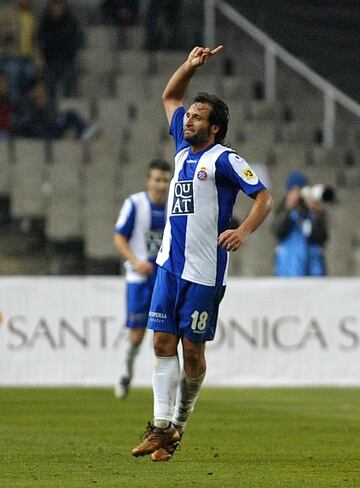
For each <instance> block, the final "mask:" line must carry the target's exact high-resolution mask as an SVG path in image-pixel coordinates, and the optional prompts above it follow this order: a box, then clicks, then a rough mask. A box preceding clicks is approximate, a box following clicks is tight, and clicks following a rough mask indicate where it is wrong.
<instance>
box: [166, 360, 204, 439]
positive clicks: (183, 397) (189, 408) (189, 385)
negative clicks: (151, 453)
mask: <svg viewBox="0 0 360 488" xmlns="http://www.w3.org/2000/svg"><path fill="white" fill-rule="evenodd" d="M205 373H206V372H205V371H204V373H203V374H202V375H201V376H199V377H198V378H189V377H188V376H186V373H185V371H184V370H183V371H182V372H181V379H180V382H179V386H178V389H177V392H176V403H175V408H174V415H173V417H172V419H171V422H172V423H173V424H175V425H176V426H178V427H180V430H181V431H183V430H184V429H185V426H186V424H187V421H188V420H189V417H190V415H191V414H192V412H193V410H194V407H195V403H196V400H197V399H198V396H199V393H200V388H201V385H202V382H203V381H204V378H205Z"/></svg>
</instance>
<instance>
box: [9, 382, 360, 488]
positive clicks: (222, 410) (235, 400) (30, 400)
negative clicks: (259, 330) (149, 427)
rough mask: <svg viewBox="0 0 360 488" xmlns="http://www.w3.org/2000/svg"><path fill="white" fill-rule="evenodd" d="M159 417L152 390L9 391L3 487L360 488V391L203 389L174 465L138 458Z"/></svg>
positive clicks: (171, 462) (173, 461) (10, 389)
mask: <svg viewBox="0 0 360 488" xmlns="http://www.w3.org/2000/svg"><path fill="white" fill-rule="evenodd" d="M151 413H152V393H151V391H150V390H147V389H134V390H133V391H132V392H131V394H130V396H129V398H128V400H126V401H120V400H116V399H115V398H114V396H113V393H112V391H110V390H109V389H45V388H44V389H15V388H3V389H0V452H1V458H0V486H1V488H15V487H16V488H17V487H21V488H32V487H44V488H45V487H46V488H53V487H61V488H89V487H92V486H98V487H104V488H111V487H122V488H151V487H156V488H165V487H167V488H172V487H177V488H193V487H194V488H195V487H196V488H201V487H203V486H204V487H213V488H245V487H254V488H263V487H264V488H277V487H279V488H292V487H299V488H307V487H314V488H322V487H323V488H331V487H339V488H350V487H351V488H355V487H356V488H357V487H360V389H340V388H339V389H327V388H326V389H325V388H323V389H313V388H309V389H211V388H204V389H203V390H202V392H201V395H200V399H199V401H198V404H197V407H196V410H195V412H194V414H193V416H192V418H191V420H190V421H189V424H188V428H187V431H186V434H185V436H184V438H183V440H182V446H181V450H180V451H179V452H177V453H176V454H175V456H174V458H173V459H172V460H171V461H170V462H168V463H152V462H151V461H150V459H149V458H148V457H146V458H140V459H135V458H133V457H132V456H131V455H130V451H131V448H132V447H133V446H135V445H136V444H137V443H138V441H139V435H140V434H141V433H142V432H143V431H144V428H145V425H146V421H147V420H148V419H151Z"/></svg>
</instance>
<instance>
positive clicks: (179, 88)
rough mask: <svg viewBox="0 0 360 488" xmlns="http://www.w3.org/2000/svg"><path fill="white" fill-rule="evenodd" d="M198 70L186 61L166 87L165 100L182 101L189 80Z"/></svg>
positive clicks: (163, 96)
mask: <svg viewBox="0 0 360 488" xmlns="http://www.w3.org/2000/svg"><path fill="white" fill-rule="evenodd" d="M195 71H196V67H194V66H191V64H190V63H189V62H188V61H185V63H183V64H182V65H181V66H180V67H179V68H178V69H177V70H176V71H175V73H174V74H173V75H172V77H171V78H170V80H169V81H168V84H167V85H166V87H165V90H164V92H163V95H162V98H163V100H164V101H167V100H176V101H178V102H182V100H183V99H184V96H185V93H186V89H187V87H188V85H189V82H190V80H191V78H192V76H193V75H194V73H195Z"/></svg>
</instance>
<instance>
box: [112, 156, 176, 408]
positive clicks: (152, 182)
mask: <svg viewBox="0 0 360 488" xmlns="http://www.w3.org/2000/svg"><path fill="white" fill-rule="evenodd" d="M170 172H171V167H170V165H169V163H167V162H166V161H162V160H154V161H152V162H151V163H150V164H149V166H148V172H147V178H146V191H142V192H139V193H135V194H133V195H130V196H129V197H128V198H127V199H126V200H125V202H124V204H123V206H122V208H121V211H120V215H119V218H118V220H117V222H116V225H115V235H114V242H115V246H116V248H117V249H118V251H119V253H120V254H121V256H123V257H124V258H125V259H126V262H125V269H126V298H127V318H126V326H127V327H128V328H129V337H128V339H129V341H128V344H127V351H126V354H125V374H124V375H123V376H122V377H121V378H120V379H119V382H118V383H117V384H116V386H115V396H116V397H118V398H123V399H124V398H126V397H127V395H128V392H129V386H130V382H131V380H132V377H133V372H134V361H135V358H136V355H137V354H138V352H139V348H140V345H141V343H142V341H143V338H144V335H145V332H146V324H147V318H148V312H149V307H150V301H151V295H152V291H153V287H154V283H155V278H156V272H157V265H156V263H155V259H156V255H157V253H158V250H159V247H160V244H161V240H162V235H163V230H164V226H165V210H166V209H165V207H166V198H167V192H168V189H169V181H170Z"/></svg>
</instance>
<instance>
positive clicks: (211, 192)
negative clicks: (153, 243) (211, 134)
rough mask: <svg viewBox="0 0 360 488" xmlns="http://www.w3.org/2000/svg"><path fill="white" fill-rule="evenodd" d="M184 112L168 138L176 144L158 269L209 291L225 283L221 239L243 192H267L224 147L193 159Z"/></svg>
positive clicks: (215, 147)
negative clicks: (162, 268)
mask: <svg viewBox="0 0 360 488" xmlns="http://www.w3.org/2000/svg"><path fill="white" fill-rule="evenodd" d="M184 116H185V109H184V107H180V108H178V109H177V110H176V112H175V113H174V116H173V118H172V121H171V126H170V134H171V135H172V136H173V138H174V140H175V144H176V156H175V170H174V176H173V179H172V180H171V183H170V190H169V198H168V210H167V221H166V226H165V230H164V237H163V242H162V245H161V248H160V251H159V254H158V257H157V261H156V262H157V263H158V264H159V265H160V266H162V267H164V268H165V269H166V270H168V271H169V272H171V273H173V274H175V275H176V276H178V277H180V278H183V279H184V280H187V281H191V282H193V283H199V284H202V285H207V286H215V285H221V284H225V283H226V281H227V264H228V252H227V251H226V250H225V249H223V248H222V247H220V246H219V245H218V241H217V240H218V236H219V235H220V234H221V233H222V232H224V231H225V230H226V229H228V228H229V222H230V219H231V217H232V211H233V206H234V203H235V200H236V195H237V193H238V192H239V190H241V191H243V192H244V193H245V194H246V195H251V194H253V193H255V192H257V191H258V190H261V189H264V188H265V187H264V185H263V184H262V183H261V181H260V180H259V178H258V177H257V176H256V174H255V172H254V171H253V170H252V169H251V168H250V166H249V164H248V163H247V162H246V161H245V160H244V159H243V158H241V157H240V156H239V155H238V154H236V152H235V151H234V150H233V149H231V148H228V147H225V146H223V145H221V144H215V145H213V146H210V147H208V148H206V149H204V150H203V151H199V152H197V153H195V154H193V153H192V151H191V148H190V147H189V144H188V143H187V141H185V140H184V138H183V134H184V129H183V122H184Z"/></svg>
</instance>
